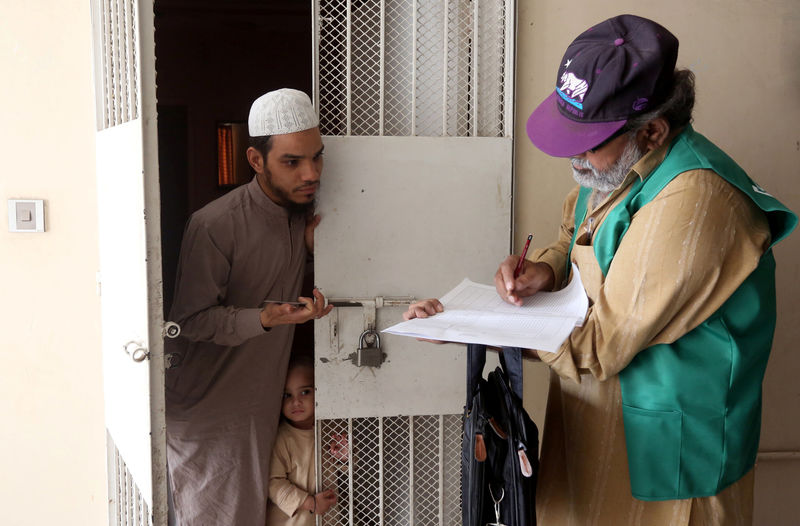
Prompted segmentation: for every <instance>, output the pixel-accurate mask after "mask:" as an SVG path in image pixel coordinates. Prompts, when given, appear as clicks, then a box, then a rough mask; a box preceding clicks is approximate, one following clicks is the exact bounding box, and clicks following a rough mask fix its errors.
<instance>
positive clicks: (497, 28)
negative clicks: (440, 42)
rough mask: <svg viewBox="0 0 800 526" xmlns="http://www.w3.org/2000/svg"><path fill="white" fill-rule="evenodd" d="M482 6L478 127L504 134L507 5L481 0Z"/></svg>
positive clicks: (482, 132) (482, 131) (485, 132)
mask: <svg viewBox="0 0 800 526" xmlns="http://www.w3.org/2000/svg"><path fill="white" fill-rule="evenodd" d="M478 5H479V8H478V27H479V32H480V37H479V39H478V57H479V60H480V62H479V64H478V89H477V93H478V130H477V135H480V136H483V137H495V136H502V135H503V134H504V125H505V122H504V118H503V117H504V116H503V113H504V104H505V98H504V93H503V91H504V90H503V79H505V76H506V71H505V63H506V36H505V25H506V9H505V5H503V3H501V2H480V3H479V4H478Z"/></svg>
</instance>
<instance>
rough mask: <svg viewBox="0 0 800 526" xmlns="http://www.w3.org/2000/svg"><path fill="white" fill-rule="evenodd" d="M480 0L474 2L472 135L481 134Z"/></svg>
mask: <svg viewBox="0 0 800 526" xmlns="http://www.w3.org/2000/svg"><path fill="white" fill-rule="evenodd" d="M479 6H480V0H475V1H474V3H473V4H472V9H473V11H472V66H473V69H472V136H473V137H478V136H480V131H479V130H478V99H479V98H480V97H478V71H479V70H478V66H479V61H480V45H479V44H480V42H479V41H478V38H479V37H478V27H479V18H480V16H479V15H480V9H479Z"/></svg>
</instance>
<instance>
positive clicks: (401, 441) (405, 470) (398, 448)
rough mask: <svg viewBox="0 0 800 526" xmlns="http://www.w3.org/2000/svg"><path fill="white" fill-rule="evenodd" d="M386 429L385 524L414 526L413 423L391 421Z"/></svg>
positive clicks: (395, 419) (394, 419)
mask: <svg viewBox="0 0 800 526" xmlns="http://www.w3.org/2000/svg"><path fill="white" fill-rule="evenodd" d="M383 428H384V436H385V437H386V440H385V441H384V442H385V443H386V445H385V446H384V458H383V465H384V470H385V472H386V474H387V475H386V484H385V487H384V508H385V511H386V514H385V521H384V524H386V525H387V526H405V525H407V524H411V522H410V521H411V515H410V511H411V494H410V492H409V488H410V487H411V471H410V470H409V466H411V449H410V447H409V445H410V444H411V442H410V434H409V432H410V419H409V418H408V417H400V416H396V417H391V418H387V419H385V420H384V425H383Z"/></svg>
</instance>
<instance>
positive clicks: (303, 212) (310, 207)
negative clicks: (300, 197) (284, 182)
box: [264, 170, 319, 217]
mask: <svg viewBox="0 0 800 526" xmlns="http://www.w3.org/2000/svg"><path fill="white" fill-rule="evenodd" d="M264 184H265V185H266V186H267V188H269V189H270V191H272V193H273V194H275V196H276V197H277V198H278V199H279V200H280V203H278V204H279V205H280V206H282V207H283V208H285V209H286V210H288V211H289V213H290V214H291V215H296V216H303V217H305V216H307V215H309V214H311V213H312V212H313V211H314V209H315V208H316V205H317V201H316V199H312V200H311V201H309V202H308V203H295V202H294V201H292V199H291V198H290V197H289V194H288V193H287V192H286V191H284V190H283V188H279V187H277V186H275V185H274V184H272V174H271V173H270V172H269V170H265V172H264ZM316 184H317V187H319V183H316Z"/></svg>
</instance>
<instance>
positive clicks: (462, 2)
mask: <svg viewBox="0 0 800 526" xmlns="http://www.w3.org/2000/svg"><path fill="white" fill-rule="evenodd" d="M472 15H473V3H472V2H471V1H470V0H450V9H449V12H448V14H447V21H448V23H447V28H448V31H447V59H448V61H447V97H446V104H447V122H448V127H447V130H446V132H447V135H450V136H454V137H469V136H472V135H475V133H474V129H473V128H474V127H473V119H472V107H473V105H474V104H473V101H472V98H473V97H474V94H473V86H472V70H473V64H472V61H473V56H472V55H473V54H472V39H473V16H472Z"/></svg>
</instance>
